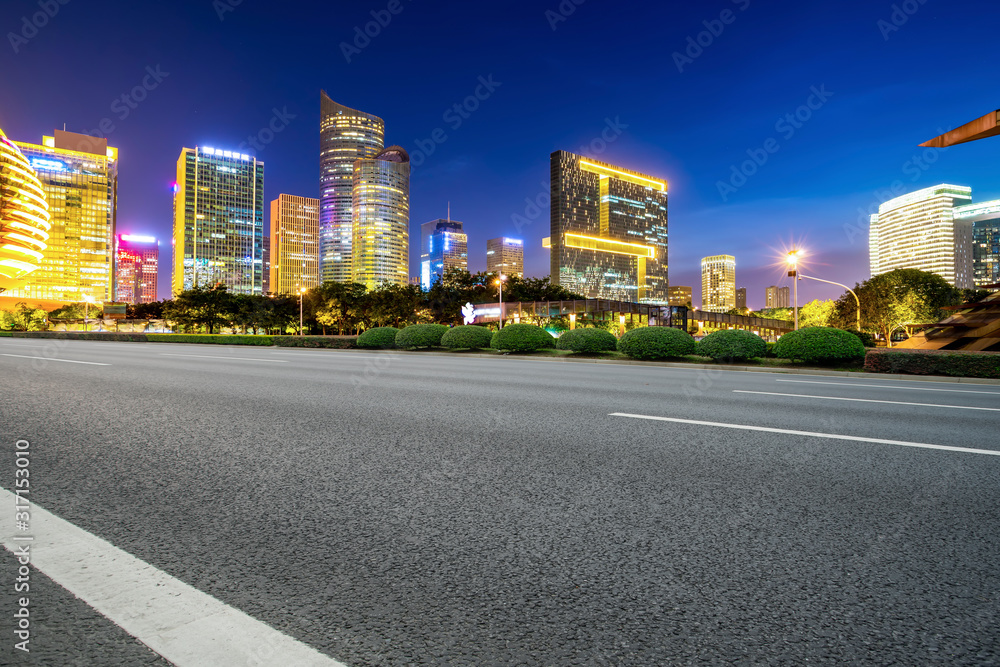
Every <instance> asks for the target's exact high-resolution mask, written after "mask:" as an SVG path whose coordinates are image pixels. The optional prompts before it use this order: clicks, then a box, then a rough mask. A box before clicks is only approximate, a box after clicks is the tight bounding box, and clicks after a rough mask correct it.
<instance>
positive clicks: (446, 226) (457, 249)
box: [420, 218, 469, 290]
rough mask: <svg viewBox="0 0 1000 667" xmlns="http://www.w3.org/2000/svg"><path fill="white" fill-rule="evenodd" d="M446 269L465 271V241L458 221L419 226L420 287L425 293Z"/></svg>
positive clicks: (466, 264) (443, 221)
mask: <svg viewBox="0 0 1000 667" xmlns="http://www.w3.org/2000/svg"><path fill="white" fill-rule="evenodd" d="M448 269H465V270H468V269H469V237H468V236H466V234H465V231H464V230H463V228H462V223H461V222H459V221H458V220H451V219H450V218H449V219H448V220H443V219H438V220H431V221H430V222H425V223H424V224H422V225H420V287H421V288H423V289H424V290H429V289H430V288H431V285H433V284H434V281H435V280H437V279H438V278H440V277H441V276H443V275H444V273H445V271H447V270H448Z"/></svg>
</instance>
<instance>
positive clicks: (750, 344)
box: [695, 329, 767, 361]
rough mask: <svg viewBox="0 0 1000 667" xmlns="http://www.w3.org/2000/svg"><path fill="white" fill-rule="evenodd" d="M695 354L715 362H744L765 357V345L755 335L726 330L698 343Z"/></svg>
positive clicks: (761, 339) (710, 335)
mask: <svg viewBox="0 0 1000 667" xmlns="http://www.w3.org/2000/svg"><path fill="white" fill-rule="evenodd" d="M695 354H700V355H701V356H703V357H711V358H712V359H714V360H715V361H746V360H748V359H756V358H760V357H764V356H766V355H767V343H766V342H765V341H764V339H763V338H761V337H760V336H758V335H757V334H753V333H750V332H749V331H739V330H737V329H731V330H729V329H727V330H724V331H716V332H713V333H710V334H708V335H707V336H705V337H704V338H703V339H701V340H700V341H698V346H697V348H696V351H695Z"/></svg>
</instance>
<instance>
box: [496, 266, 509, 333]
mask: <svg viewBox="0 0 1000 667" xmlns="http://www.w3.org/2000/svg"><path fill="white" fill-rule="evenodd" d="M505 280H507V276H505V275H503V274H502V273H501V274H500V277H499V278H497V285H499V286H500V328H501V329H503V281H505Z"/></svg>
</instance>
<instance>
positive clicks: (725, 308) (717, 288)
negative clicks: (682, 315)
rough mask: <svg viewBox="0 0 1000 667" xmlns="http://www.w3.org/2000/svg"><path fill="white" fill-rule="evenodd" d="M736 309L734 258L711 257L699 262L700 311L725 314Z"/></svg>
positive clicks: (729, 256) (724, 256)
mask: <svg viewBox="0 0 1000 667" xmlns="http://www.w3.org/2000/svg"><path fill="white" fill-rule="evenodd" d="M735 307H736V258H735V257H733V256H732V255H713V256H711V257H706V258H704V259H703V260H701V309H702V310H706V311H708V312H711V313H727V312H729V311H730V310H732V309H733V308H735Z"/></svg>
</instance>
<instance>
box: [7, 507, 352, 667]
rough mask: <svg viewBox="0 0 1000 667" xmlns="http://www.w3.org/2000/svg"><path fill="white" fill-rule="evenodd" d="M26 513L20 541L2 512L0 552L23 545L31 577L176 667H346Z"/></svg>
mask: <svg viewBox="0 0 1000 667" xmlns="http://www.w3.org/2000/svg"><path fill="white" fill-rule="evenodd" d="M14 498H15V496H14V494H13V493H11V492H10V491H8V490H7V489H4V488H0V506H2V507H10V508H13V507H14V502H15V501H14ZM22 502H23V501H22ZM30 513H31V523H30V536H31V537H33V538H34V539H33V540H31V541H24V538H25V537H26V536H27V535H28V533H16V532H15V530H14V512H13V510H11V511H9V512H7V511H5V512H0V536H2V538H3V545H4V547H5V548H6V549H7V550H8V551H11V552H15V551H16V550H17V549H19V548H23V547H24V546H25V545H28V546H29V547H30V548H29V552H30V559H31V564H32V565H33V566H34V567H35V568H36V569H37V570H39V571H41V572H42V573H44V574H45V575H46V576H48V577H49V578H50V579H52V580H53V581H55V582H56V583H57V584H59V585H60V586H62V587H63V588H65V589H66V590H68V591H69V592H70V593H72V594H73V595H75V596H77V597H78V598H80V599H82V600H83V601H84V602H86V603H87V604H89V605H90V606H91V607H93V608H94V609H96V610H97V611H99V612H100V613H101V614H103V615H104V616H106V617H107V618H109V619H110V620H111V621H113V622H115V623H116V624H117V625H119V626H120V627H121V628H122V629H124V630H125V631H126V632H128V633H129V634H130V635H132V636H133V637H135V638H136V639H138V640H139V641H141V642H142V643H143V644H145V645H146V646H148V647H149V648H151V649H152V650H154V651H155V652H157V653H159V654H160V655H161V656H163V657H164V658H166V659H167V660H168V661H170V662H172V663H173V664H175V665H177V667H229V666H230V665H232V666H234V667H235V666H236V665H277V664H281V665H297V666H298V665H302V666H305V667H345V666H344V665H343V663H340V662H337V661H336V660H334V659H332V658H330V657H328V656H326V655H323V654H322V653H320V652H319V651H317V650H316V649H314V648H311V647H309V646H307V645H305V644H303V643H302V642H299V641H297V640H295V639H292V638H291V637H289V636H288V635H285V634H283V633H281V632H278V631H277V630H275V629H274V628H272V627H270V626H268V625H266V624H264V623H261V622H260V621H258V620H256V619H254V618H251V617H250V616H248V615H246V614H244V613H243V612H241V611H239V610H238V609H235V608H233V607H230V606H229V605H227V604H224V603H222V602H220V601H219V600H216V599H215V598H213V597H211V596H210V595H207V594H205V593H202V592H201V591H199V590H197V589H196V588H193V587H191V586H189V585H187V584H185V583H184V582H182V581H180V580H178V579H175V578H173V577H171V576H170V575H169V574H167V573H166V572H163V571H162V570H158V569H157V568H155V567H153V566H152V565H150V564H148V563H146V562H144V561H141V560H139V559H138V558H136V557H134V556H131V555H129V554H127V553H125V552H124V551H122V550H121V549H118V548H117V547H115V546H113V545H111V544H109V543H108V542H106V541H104V540H102V539H101V538H99V537H96V536H95V535H92V534H91V533H88V532H87V531H85V530H82V529H80V528H77V527H76V526H74V525H73V524H71V523H69V522H67V521H64V520H63V519H60V518H59V517H57V516H55V515H54V514H51V513H49V512H47V511H45V510H44V509H42V508H41V507H39V506H38V505H34V504H33V505H31V509H30ZM15 537H20V538H22V540H21V541H15V539H14V538H15Z"/></svg>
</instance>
